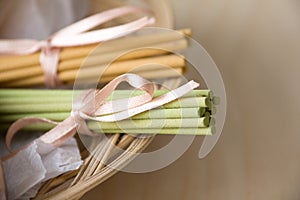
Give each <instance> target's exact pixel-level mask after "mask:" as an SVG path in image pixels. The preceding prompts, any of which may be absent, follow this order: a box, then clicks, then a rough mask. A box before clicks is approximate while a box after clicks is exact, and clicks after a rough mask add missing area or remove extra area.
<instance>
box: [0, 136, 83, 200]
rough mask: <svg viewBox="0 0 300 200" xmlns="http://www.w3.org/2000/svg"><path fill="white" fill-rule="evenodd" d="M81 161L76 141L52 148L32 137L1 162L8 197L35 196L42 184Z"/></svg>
mask: <svg viewBox="0 0 300 200" xmlns="http://www.w3.org/2000/svg"><path fill="white" fill-rule="evenodd" d="M81 164H82V160H81V157H80V153H79V150H78V147H77V143H76V140H75V139H74V138H70V139H69V140H68V141H67V142H66V143H64V144H63V145H62V146H60V147H58V148H55V147H53V146H52V145H48V144H45V143H43V142H42V141H40V140H39V139H37V140H35V141H34V142H33V143H32V144H31V145H29V146H28V147H27V148H26V149H24V150H22V151H20V152H19V153H18V154H17V155H15V156H13V157H11V158H9V159H8V160H5V161H3V162H2V166H3V172H4V176H5V180H6V186H7V188H6V190H7V196H8V199H18V198H19V199H29V198H31V197H34V196H35V195H36V193H37V191H38V189H39V188H40V186H41V183H42V182H44V181H47V180H49V179H50V178H53V177H56V176H58V175H60V174H62V173H65V172H67V171H71V170H75V169H78V168H79V166H80V165H81Z"/></svg>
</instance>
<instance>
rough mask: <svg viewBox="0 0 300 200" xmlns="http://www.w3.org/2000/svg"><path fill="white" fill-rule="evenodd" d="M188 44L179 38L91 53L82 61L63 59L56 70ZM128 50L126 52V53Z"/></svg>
mask: <svg viewBox="0 0 300 200" xmlns="http://www.w3.org/2000/svg"><path fill="white" fill-rule="evenodd" d="M187 46H188V42H187V40H186V39H181V40H178V41H171V42H167V43H162V44H155V45H149V46H148V47H146V48H143V47H141V48H138V49H136V50H135V49H133V51H131V50H130V49H126V50H121V51H116V52H111V53H105V54H94V53H93V54H91V55H89V57H87V59H86V60H84V62H83V58H77V59H72V60H65V61H62V62H61V63H60V64H59V67H58V71H64V70H69V69H74V68H79V67H80V66H81V65H82V66H84V67H88V66H95V65H99V64H103V63H110V62H112V61H114V60H115V59H117V61H122V60H129V59H136V58H143V57H149V56H155V55H162V54H166V53H169V52H172V51H177V50H181V49H185V48H187ZM127 52H128V53H127Z"/></svg>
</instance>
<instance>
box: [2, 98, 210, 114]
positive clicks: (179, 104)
mask: <svg viewBox="0 0 300 200" xmlns="http://www.w3.org/2000/svg"><path fill="white" fill-rule="evenodd" d="M162 107H163V108H193V107H211V102H210V99H209V98H207V97H187V98H180V99H177V100H174V101H172V102H170V103H167V104H165V105H163V106H162ZM71 110H72V104H71V103H69V102H66V103H64V102H56V103H44V104H35V103H34V102H33V103H32V104H26V105H23V104H0V113H6V114H8V113H48V112H52V113H53V112H71Z"/></svg>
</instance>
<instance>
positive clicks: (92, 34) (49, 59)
mask: <svg viewBox="0 0 300 200" xmlns="http://www.w3.org/2000/svg"><path fill="white" fill-rule="evenodd" d="M130 13H144V14H150V13H151V12H150V11H149V10H147V9H142V8H139V7H133V6H124V7H120V8H114V9H111V10H107V11H104V12H102V13H98V14H95V15H92V16H90V17H87V18H85V19H83V20H80V21H78V22H76V23H74V24H72V25H70V26H68V27H66V28H64V29H62V30H60V31H58V32H57V33H55V34H53V35H52V36H50V37H49V38H48V39H46V40H42V41H38V40H30V39H18V40H0V55H26V54H32V53H35V52H37V51H41V54H40V63H41V66H42V68H43V70H44V73H45V84H46V85H47V86H49V87H55V86H56V85H58V84H60V81H59V78H58V76H57V65H58V61H59V49H60V48H63V47H72V46H81V45H88V44H93V43H99V42H104V41H107V40H111V39H115V38H118V37H122V36H124V35H127V34H129V33H131V32H134V31H136V30H138V29H141V28H142V27H144V26H146V25H149V24H152V23H153V22H154V18H152V17H142V18H140V19H138V20H135V21H132V22H129V23H126V24H123V25H119V26H114V27H110V28H105V29H100V30H94V31H89V30H91V29H92V28H95V27H97V26H99V25H101V24H103V23H105V22H108V21H110V20H113V19H115V18H118V17H121V16H124V15H127V14H130Z"/></svg>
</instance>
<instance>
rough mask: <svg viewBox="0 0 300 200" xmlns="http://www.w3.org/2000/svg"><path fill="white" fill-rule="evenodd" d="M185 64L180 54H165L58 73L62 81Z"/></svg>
mask: <svg viewBox="0 0 300 200" xmlns="http://www.w3.org/2000/svg"><path fill="white" fill-rule="evenodd" d="M184 65H185V60H184V58H183V57H182V56H178V55H174V54H173V55H166V56H157V57H150V58H144V59H136V60H128V61H124V62H116V63H112V64H111V65H109V66H107V65H100V66H95V67H88V68H83V69H81V70H80V74H79V75H78V76H77V74H78V70H68V71H64V72H61V73H59V77H60V78H61V80H63V81H70V80H74V79H75V77H76V76H77V77H78V78H80V79H85V78H90V77H95V75H97V76H98V77H100V76H112V75H115V74H123V73H127V72H130V71H133V70H138V71H139V70H143V69H144V70H145V69H147V70H149V71H150V70H159V69H161V68H162V66H169V67H174V68H176V67H180V66H184Z"/></svg>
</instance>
